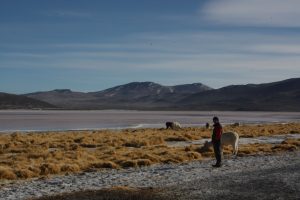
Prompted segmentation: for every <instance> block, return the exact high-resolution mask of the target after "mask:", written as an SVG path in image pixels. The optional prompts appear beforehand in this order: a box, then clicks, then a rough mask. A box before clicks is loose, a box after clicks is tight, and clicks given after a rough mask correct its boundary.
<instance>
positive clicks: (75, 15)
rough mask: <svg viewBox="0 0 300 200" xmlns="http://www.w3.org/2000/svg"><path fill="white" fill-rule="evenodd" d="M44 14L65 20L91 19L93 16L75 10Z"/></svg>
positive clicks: (53, 11)
mask: <svg viewBox="0 0 300 200" xmlns="http://www.w3.org/2000/svg"><path fill="white" fill-rule="evenodd" d="M42 14H44V15H46V16H49V17H64V18H91V17H92V16H93V14H92V13H90V12H83V11H75V10H50V11H45V12H43V13H42Z"/></svg>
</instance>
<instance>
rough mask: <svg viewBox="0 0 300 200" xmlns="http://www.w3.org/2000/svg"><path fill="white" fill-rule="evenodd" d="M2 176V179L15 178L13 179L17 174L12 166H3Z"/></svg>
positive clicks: (1, 168)
mask: <svg viewBox="0 0 300 200" xmlns="http://www.w3.org/2000/svg"><path fill="white" fill-rule="evenodd" d="M0 178H1V179H8V180H13V179H16V178H17V176H16V174H15V173H14V172H13V170H12V169H11V168H9V167H2V166H1V167H0Z"/></svg>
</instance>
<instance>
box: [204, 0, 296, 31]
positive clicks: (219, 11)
mask: <svg viewBox="0 0 300 200" xmlns="http://www.w3.org/2000/svg"><path fill="white" fill-rule="evenodd" d="M299 8H300V1H299V0H213V1H209V3H207V4H206V5H205V6H203V7H201V10H200V13H201V15H202V16H203V17H204V19H206V20H208V21H210V22H213V23H217V24H228V25H238V26H269V27H300V20H299V19H300V12H299Z"/></svg>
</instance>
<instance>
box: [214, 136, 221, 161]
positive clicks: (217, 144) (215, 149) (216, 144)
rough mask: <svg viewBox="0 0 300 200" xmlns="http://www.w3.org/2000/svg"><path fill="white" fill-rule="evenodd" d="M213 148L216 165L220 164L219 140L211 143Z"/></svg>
mask: <svg viewBox="0 0 300 200" xmlns="http://www.w3.org/2000/svg"><path fill="white" fill-rule="evenodd" d="M213 146H214V152H215V157H216V160H217V164H221V162H222V148H221V141H220V140H215V141H213Z"/></svg>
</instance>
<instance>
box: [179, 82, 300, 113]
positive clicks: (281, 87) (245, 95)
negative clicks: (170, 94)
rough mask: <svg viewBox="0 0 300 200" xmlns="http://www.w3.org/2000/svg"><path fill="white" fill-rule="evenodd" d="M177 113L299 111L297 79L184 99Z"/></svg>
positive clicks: (299, 84)
mask: <svg viewBox="0 0 300 200" xmlns="http://www.w3.org/2000/svg"><path fill="white" fill-rule="evenodd" d="M177 104H178V105H179V109H196V110H241V111H242V110H256V111H300V78H293V79H288V80H284V81H279V82H273V83H265V84H248V85H231V86H227V87H223V88H220V89H216V90H210V91H205V92H202V93H197V94H192V95H188V96H186V97H185V98H183V99H181V100H180V101H178V102H177Z"/></svg>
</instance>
